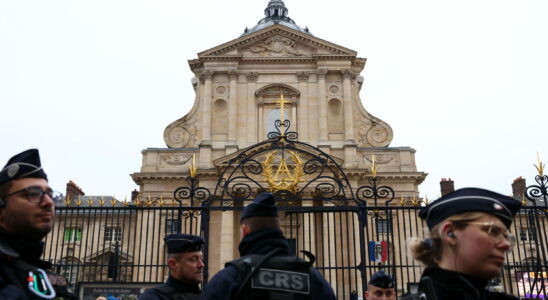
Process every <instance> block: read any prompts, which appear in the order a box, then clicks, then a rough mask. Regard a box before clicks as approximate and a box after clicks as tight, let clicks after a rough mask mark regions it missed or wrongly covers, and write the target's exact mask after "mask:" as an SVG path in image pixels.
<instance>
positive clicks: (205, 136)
mask: <svg viewBox="0 0 548 300" xmlns="http://www.w3.org/2000/svg"><path fill="white" fill-rule="evenodd" d="M200 80H201V81H202V83H204V99H203V101H202V104H203V108H202V116H203V117H202V119H203V122H202V143H204V142H205V143H207V144H209V143H210V142H211V82H212V80H213V72H211V71H206V72H204V74H203V75H202V76H200Z"/></svg>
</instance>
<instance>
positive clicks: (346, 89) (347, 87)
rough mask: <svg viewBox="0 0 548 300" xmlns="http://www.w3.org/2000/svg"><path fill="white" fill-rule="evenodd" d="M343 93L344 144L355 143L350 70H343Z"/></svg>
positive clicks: (351, 74)
mask: <svg viewBox="0 0 548 300" xmlns="http://www.w3.org/2000/svg"><path fill="white" fill-rule="evenodd" d="M342 74H343V93H344V139H345V143H355V141H354V122H353V120H352V83H351V80H352V76H353V75H354V74H353V73H352V71H351V70H349V69H346V70H343V72H342Z"/></svg>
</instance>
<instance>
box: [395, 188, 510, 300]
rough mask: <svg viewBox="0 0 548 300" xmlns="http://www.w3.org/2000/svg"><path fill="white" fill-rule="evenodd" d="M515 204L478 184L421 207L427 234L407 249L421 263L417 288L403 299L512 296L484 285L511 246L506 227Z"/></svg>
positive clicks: (476, 299) (483, 299) (488, 299)
mask: <svg viewBox="0 0 548 300" xmlns="http://www.w3.org/2000/svg"><path fill="white" fill-rule="evenodd" d="M520 206H521V203H520V202H519V201H517V200H515V199H513V198H510V197H507V196H504V195H501V194H498V193H495V192H492V191H488V190H484V189H479V188H464V189H460V190H456V191H454V192H452V193H449V194H447V195H445V196H443V197H441V198H440V199H438V200H436V201H434V202H432V203H430V204H429V205H428V206H426V207H424V208H422V209H421V211H420V212H419V217H421V218H422V219H425V220H426V224H427V225H428V229H429V231H430V236H429V237H428V238H426V239H422V240H421V239H414V240H412V241H411V242H410V250H411V252H412V255H413V256H414V257H415V259H417V260H419V261H421V262H422V263H424V264H425V265H427V267H426V269H425V270H424V272H423V274H422V278H421V281H420V284H419V292H418V293H416V294H414V295H406V296H404V297H403V299H427V300H435V299H440V300H441V299H443V300H453V299H455V300H491V299H517V298H516V297H514V296H512V295H508V294H504V293H498V292H492V291H490V290H488V289H487V282H488V281H489V280H490V279H493V278H495V277H497V276H498V275H499V274H500V272H501V269H502V266H503V264H504V262H505V253H506V252H507V251H509V250H510V249H511V248H512V244H513V241H514V238H513V236H512V235H511V234H510V233H509V228H510V225H511V223H512V220H513V217H514V215H515V214H516V213H517V211H518V210H519V208H520Z"/></svg>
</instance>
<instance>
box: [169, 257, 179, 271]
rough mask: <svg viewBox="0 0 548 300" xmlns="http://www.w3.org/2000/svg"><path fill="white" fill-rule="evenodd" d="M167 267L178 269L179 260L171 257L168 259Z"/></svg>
mask: <svg viewBox="0 0 548 300" xmlns="http://www.w3.org/2000/svg"><path fill="white" fill-rule="evenodd" d="M167 266H168V268H169V269H175V268H176V267H177V259H176V258H175V257H174V256H171V257H169V258H168V259H167Z"/></svg>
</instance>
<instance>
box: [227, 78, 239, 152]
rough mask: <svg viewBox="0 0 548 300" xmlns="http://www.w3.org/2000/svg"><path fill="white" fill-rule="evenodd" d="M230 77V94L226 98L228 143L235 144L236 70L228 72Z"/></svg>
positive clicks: (236, 133)
mask: <svg viewBox="0 0 548 300" xmlns="http://www.w3.org/2000/svg"><path fill="white" fill-rule="evenodd" d="M228 76H229V78H230V94H229V98H228V145H230V146H236V136H237V135H238V132H237V130H238V121H237V117H238V116H237V114H238V72H236V71H231V72H230V73H228Z"/></svg>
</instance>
